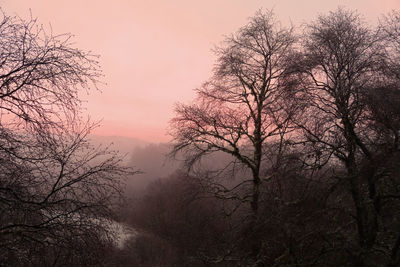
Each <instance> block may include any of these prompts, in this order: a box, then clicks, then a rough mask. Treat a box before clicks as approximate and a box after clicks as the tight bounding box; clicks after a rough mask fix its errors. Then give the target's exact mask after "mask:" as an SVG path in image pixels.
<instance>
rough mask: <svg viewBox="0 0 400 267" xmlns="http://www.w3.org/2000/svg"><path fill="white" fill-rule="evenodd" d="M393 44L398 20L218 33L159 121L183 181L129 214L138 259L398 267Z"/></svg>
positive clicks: (399, 123)
mask: <svg viewBox="0 0 400 267" xmlns="http://www.w3.org/2000/svg"><path fill="white" fill-rule="evenodd" d="M399 37H400V14H399V13H397V12H392V13H390V14H388V15H387V16H384V17H383V18H382V19H381V20H380V22H379V24H378V25H377V26H371V25H369V24H367V23H366V22H365V20H363V19H362V17H361V16H360V15H359V14H358V13H357V12H352V11H348V10H345V9H342V8H339V9H337V10H336V11H333V12H330V13H329V14H326V15H321V16H319V17H318V18H317V19H316V20H314V21H313V22H311V23H309V24H307V25H305V26H304V27H303V28H302V29H295V28H293V27H292V28H287V27H283V26H282V25H281V24H280V23H279V21H277V20H276V19H275V18H274V15H273V14H272V12H270V11H259V12H257V13H256V15H255V16H254V17H253V18H251V19H250V21H249V23H248V24H247V25H245V26H244V27H242V28H241V29H239V31H238V32H236V33H235V34H233V35H231V36H229V37H227V38H226V40H225V41H224V42H223V43H222V45H221V46H220V47H219V48H217V49H216V50H215V51H216V55H217V62H216V65H215V67H214V71H213V75H212V77H211V78H210V79H209V80H208V81H207V82H205V83H204V84H203V86H201V87H200V88H199V89H197V98H196V99H195V100H194V101H193V103H191V104H179V105H177V108H176V116H175V118H174V119H173V120H172V123H171V129H172V130H171V134H172V136H173V137H174V148H173V151H172V155H178V156H179V157H180V158H181V159H183V160H184V161H185V164H186V165H185V166H186V167H187V170H188V172H187V173H185V174H179V175H178V176H179V178H171V179H170V180H166V181H163V182H159V183H155V184H153V185H152V186H151V187H150V188H149V190H148V192H147V195H145V196H144V197H143V198H141V199H140V200H139V202H138V203H136V204H135V205H134V208H133V210H134V212H133V213H132V215H131V216H130V217H131V222H132V225H134V226H135V227H137V229H142V230H143V232H142V233H143V234H142V235H140V236H139V237H138V239H137V240H136V241H135V242H133V245H132V246H139V247H131V248H132V251H134V253H137V258H136V259H138V262H139V263H138V264H142V265H143V266H157V265H171V266H213V265H218V266H220V265H221V266H224V265H225V266H233V265H237V266H399V265H400V220H399V219H400V217H399V216H400V214H399V212H400V206H399V204H400V202H399V200H400V191H399V190H400V187H399V186H400V184H399V183H400V180H399V178H400V177H399V168H400V163H399V162H400V161H399V159H400V153H399V130H400V128H399V127H400V90H399V88H400V79H399V78H400V65H399V62H400V61H399V59H400V38H399ZM215 153H220V154H226V155H228V156H227V157H228V158H229V159H230V160H228V161H227V162H226V164H223V166H222V167H220V168H213V169H210V168H205V167H204V165H202V162H204V160H205V159H207V157H209V156H211V155H214V154H215ZM224 162H225V161H224ZM154 248H157V249H156V251H154V250H152V249H154ZM157 251H158V253H157Z"/></svg>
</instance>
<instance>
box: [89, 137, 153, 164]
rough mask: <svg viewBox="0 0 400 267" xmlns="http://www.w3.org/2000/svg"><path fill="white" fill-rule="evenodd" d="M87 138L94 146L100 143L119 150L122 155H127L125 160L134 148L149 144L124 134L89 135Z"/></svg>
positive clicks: (128, 158) (129, 156) (127, 159)
mask: <svg viewBox="0 0 400 267" xmlns="http://www.w3.org/2000/svg"><path fill="white" fill-rule="evenodd" d="M89 140H90V142H91V143H92V145H94V146H99V145H102V146H104V147H108V146H109V148H110V149H112V150H116V151H119V152H120V153H121V154H122V155H127V156H126V157H125V160H126V161H129V160H130V158H131V156H132V153H133V151H134V150H135V149H137V148H141V147H144V146H146V145H148V144H149V142H146V141H143V140H140V139H137V138H131V137H125V136H115V135H114V136H101V135H90V136H89Z"/></svg>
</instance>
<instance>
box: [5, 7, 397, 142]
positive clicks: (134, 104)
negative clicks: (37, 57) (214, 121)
mask: <svg viewBox="0 0 400 267" xmlns="http://www.w3.org/2000/svg"><path fill="white" fill-rule="evenodd" d="M0 6H1V7H2V9H3V10H4V11H5V12H6V13H7V14H9V15H14V14H18V15H19V16H21V17H27V16H29V9H31V10H32V14H33V16H34V17H38V19H39V21H40V23H42V24H44V25H49V24H51V26H52V29H53V32H54V33H66V32H68V33H72V34H74V35H75V39H74V41H75V43H76V46H77V47H79V48H81V49H85V50H91V51H92V52H93V53H95V54H99V55H101V58H100V62H101V65H102V69H103V71H104V74H105V78H104V81H105V82H106V83H107V85H105V86H102V93H100V92H96V91H91V94H90V95H89V96H86V95H85V96H84V98H85V99H86V100H87V103H86V104H85V107H86V109H87V113H88V114H90V116H91V118H92V119H93V120H100V119H102V120H103V121H102V126H101V127H99V128H98V129H97V130H96V132H95V133H96V134H100V135H121V136H128V137H136V138H140V139H143V140H146V141H151V142H161V141H166V140H168V139H169V137H168V136H167V135H166V128H167V126H168V121H169V120H170V119H171V118H172V117H173V106H174V103H176V102H178V101H179V102H189V101H191V99H192V98H193V97H194V93H193V89H195V88H196V87H199V86H200V85H201V84H202V83H203V82H204V81H205V80H206V79H207V78H208V77H209V76H210V71H211V68H212V66H213V63H214V60H215V58H214V55H213V53H212V52H211V49H212V48H213V46H214V45H216V44H218V43H219V42H221V41H222V40H223V35H227V34H230V33H233V32H234V31H236V30H237V29H238V28H239V27H241V26H242V25H244V24H245V23H246V21H247V19H248V18H249V17H251V16H252V15H253V14H254V13H255V12H256V11H257V10H258V9H260V8H268V9H270V8H273V9H274V11H275V13H276V15H277V17H278V19H280V20H281V21H282V22H283V23H290V21H291V22H292V23H293V24H295V25H299V24H301V23H303V22H307V21H310V19H314V18H315V17H316V16H317V15H318V14H321V13H326V12H328V11H330V10H334V9H336V8H337V7H338V6H345V7H348V8H350V9H357V10H358V11H359V12H360V13H361V14H363V15H364V16H365V18H366V19H368V20H370V21H371V22H372V23H373V22H376V20H377V19H378V17H379V16H380V15H381V14H382V13H387V12H389V11H390V10H392V9H400V0H348V1H339V0H326V1H324V0H304V1H301V0H297V1H296V0H276V1H273V0H264V1H262V0H247V1H245V0H201V1H198V0H197V1H195V0H140V1H139V0H114V1H102V0H68V1H66V0H8V1H4V0H0Z"/></svg>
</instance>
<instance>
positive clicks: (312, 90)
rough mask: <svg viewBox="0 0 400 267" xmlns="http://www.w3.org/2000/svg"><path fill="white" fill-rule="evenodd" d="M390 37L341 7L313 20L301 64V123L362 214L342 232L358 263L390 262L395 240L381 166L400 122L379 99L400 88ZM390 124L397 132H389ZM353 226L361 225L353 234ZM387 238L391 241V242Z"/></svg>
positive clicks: (354, 213)
mask: <svg viewBox="0 0 400 267" xmlns="http://www.w3.org/2000/svg"><path fill="white" fill-rule="evenodd" d="M386 29H388V28H386ZM387 42H388V38H386V37H385V36H384V35H382V28H378V29H377V30H375V29H371V28H370V27H368V26H367V25H366V24H365V23H364V22H363V20H362V19H361V18H360V16H359V15H358V14H356V13H354V12H350V11H346V10H344V9H338V10H337V11H335V12H331V13H330V14H329V15H327V16H320V17H319V18H318V19H317V20H316V21H315V22H314V23H312V24H309V25H308V26H307V27H306V31H305V37H304V41H303V49H304V51H303V55H302V57H299V61H298V63H297V66H296V68H297V70H300V72H301V73H302V74H303V79H302V80H303V81H304V82H305V86H304V87H305V91H304V99H306V101H307V111H306V112H305V113H304V114H305V116H304V117H303V119H302V120H299V121H297V124H298V125H299V127H300V128H301V129H302V130H303V133H304V136H305V137H306V139H305V143H306V144H308V145H309V146H310V147H312V148H313V149H314V153H313V154H311V156H310V157H311V158H313V159H315V157H318V158H319V159H320V161H319V164H326V163H327V162H331V164H332V163H334V165H333V166H337V167H336V170H335V173H336V177H337V179H338V181H337V184H342V185H343V184H346V186H347V193H348V194H349V195H350V196H351V198H352V202H353V203H352V204H353V209H352V216H353V218H354V220H353V223H350V224H348V227H347V228H345V227H344V228H343V230H342V234H343V237H344V238H346V239H347V240H348V244H347V246H349V247H351V249H350V250H348V252H349V253H350V254H351V256H352V258H353V259H354V264H355V265H357V266H372V265H373V266H375V265H374V264H376V265H379V264H382V263H385V262H387V255H384V254H385V253H387V254H390V252H389V251H388V250H387V248H388V247H391V246H393V240H390V238H387V237H384V236H385V234H383V232H384V231H385V230H383V229H384V228H385V227H386V226H383V225H384V224H382V220H383V219H382V217H380V216H382V214H381V213H380V211H381V207H382V206H381V204H382V202H381V198H382V196H383V194H384V192H383V191H384V190H383V187H382V184H383V183H382V181H383V180H382V177H383V176H382V175H381V174H379V173H380V172H381V171H382V169H383V165H384V164H383V162H384V161H385V160H387V159H389V158H391V157H392V156H389V155H388V154H383V152H384V151H383V150H382V144H385V147H388V144H390V145H389V146H391V147H392V148H393V149H395V147H398V146H397V142H398V141H396V140H397V137H396V136H397V135H398V129H394V128H393V127H392V126H394V124H393V123H394V120H390V119H389V118H387V117H386V119H389V120H390V122H389V121H388V120H386V121H385V120H384V119H383V118H382V116H383V117H385V116H386V115H385V113H386V114H387V112H388V110H386V111H384V110H385V109H387V108H385V107H379V105H376V104H378V103H379V102H380V101H382V100H383V99H382V98H381V97H379V96H380V95H381V94H382V93H383V92H384V91H386V92H389V91H391V94H394V95H397V93H395V91H397V90H398V89H397V88H398V87H397V84H398V82H397V81H396V82H395V79H394V78H393V77H394V76H393V75H392V74H393V71H392V70H394V69H393V68H392V69H391V70H390V69H389V68H388V66H389V65H390V66H393V65H392V64H389V63H390V61H392V60H393V59H394V58H393V57H392V56H388V50H387V48H388V46H387V44H388V43H387ZM392 44H393V42H392ZM388 59H390V60H388ZM389 73H391V74H390V75H389ZM389 102H390V101H389ZM389 106H391V104H388V107H389ZM389 109H390V108H389ZM392 111H393V110H392ZM379 121H381V124H380V126H378V124H379V123H378V122H379ZM384 125H386V126H387V127H386V126H385V127H382V126H384ZM390 128H392V129H394V130H390ZM388 131H391V132H392V133H391V134H389V135H385V137H384V136H383V133H387V132H388ZM390 135H391V137H390V138H389V139H391V141H390V142H388V139H387V137H388V136H390ZM385 138H386V140H385ZM395 150H396V149H395ZM383 155H386V156H383ZM386 182H387V181H386ZM386 182H385V183H386ZM396 213H397V212H396ZM352 226H354V227H356V229H357V233H354V234H351V232H352V231H351V230H350V228H349V227H352ZM345 229H347V230H345ZM392 230H394V228H393V229H392ZM390 231H391V230H390ZM349 235H350V236H349ZM383 240H385V241H383ZM389 240H390V241H389ZM383 243H385V244H390V245H388V247H385V248H384V247H383V246H382V245H381V244H383ZM382 251H386V252H385V253H383V252H382ZM368 264H372V265H368Z"/></svg>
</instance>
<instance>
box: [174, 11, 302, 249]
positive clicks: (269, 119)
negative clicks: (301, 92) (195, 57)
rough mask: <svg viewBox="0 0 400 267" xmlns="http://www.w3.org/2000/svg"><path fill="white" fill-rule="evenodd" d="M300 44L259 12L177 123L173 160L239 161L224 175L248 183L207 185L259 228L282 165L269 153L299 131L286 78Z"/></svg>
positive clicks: (179, 111)
mask: <svg viewBox="0 0 400 267" xmlns="http://www.w3.org/2000/svg"><path fill="white" fill-rule="evenodd" d="M295 42H296V37H295V35H294V34H293V29H292V28H285V27H283V26H281V25H280V24H279V22H277V21H276V20H275V19H274V16H273V13H272V12H271V11H266V12H263V11H259V12H257V13H256V15H255V16H254V17H252V18H251V19H250V21H249V23H248V24H247V25H246V26H244V27H242V28H241V29H240V30H239V31H238V32H237V33H236V34H234V35H232V36H230V37H227V38H226V40H225V42H224V43H223V45H222V46H221V47H219V48H217V49H216V50H215V53H216V55H217V56H218V59H217V64H216V65H215V67H214V72H213V76H212V77H211V78H210V80H209V81H207V82H206V83H204V84H203V86H202V87H201V88H200V89H197V98H196V100H195V102H194V103H193V104H189V105H186V104H178V105H177V107H176V110H175V111H176V117H175V118H174V119H173V120H172V123H171V126H172V129H173V130H172V135H173V137H174V142H175V143H174V144H175V145H174V148H173V154H176V153H178V152H184V156H185V159H186V164H187V165H188V166H189V167H192V166H194V165H195V163H197V162H200V160H201V159H203V158H204V157H205V156H207V155H210V154H215V153H225V154H227V155H229V156H230V157H231V160H230V161H229V162H228V163H227V164H226V166H224V167H221V169H219V171H223V170H227V169H229V168H232V169H235V168H241V169H242V170H243V172H242V175H243V176H244V177H240V179H239V181H237V182H236V181H235V182H231V183H230V184H231V186H230V187H227V186H226V185H225V186H224V185H223V184H221V183H219V182H217V181H216V180H215V179H214V178H215V177H214V176H211V177H209V179H206V180H207V181H208V184H209V185H210V186H211V188H213V190H214V192H215V193H216V195H217V197H219V198H223V199H229V200H236V201H237V202H238V203H239V205H240V204H242V203H250V208H251V216H250V217H251V218H252V219H251V221H252V222H253V223H251V225H253V227H254V225H255V222H256V221H257V218H258V211H259V202H260V188H261V184H262V183H264V182H265V181H267V180H268V179H270V178H271V177H272V176H273V171H270V172H268V171H267V169H268V168H269V169H270V170H272V169H273V166H274V164H275V163H276V160H274V159H277V158H279V157H277V156H276V155H274V156H272V155H269V154H268V153H267V149H266V146H267V144H268V143H277V144H278V146H277V150H278V151H280V152H282V151H283V150H284V147H285V146H286V143H285V138H286V137H287V136H288V134H289V133H290V132H291V131H293V128H292V125H291V123H290V121H291V120H290V118H291V117H292V116H294V114H295V111H296V109H297V108H298V106H297V104H296V102H291V101H289V100H290V99H293V95H292V93H293V92H294V90H293V91H292V90H289V89H290V88H291V87H292V86H294V84H295V83H296V80H295V79H288V78H287V76H286V75H285V71H286V66H287V60H288V58H289V55H291V53H292V51H293V47H294V44H295ZM276 154H279V153H276ZM217 173H218V172H217ZM243 173H244V174H243ZM233 177H234V175H232V176H231V178H233ZM232 184H233V185H232ZM250 228H252V226H250ZM254 242H255V243H256V244H255V247H254V249H253V252H252V254H254V255H253V256H254V257H257V254H258V250H259V248H260V244H259V243H258V241H254Z"/></svg>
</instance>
